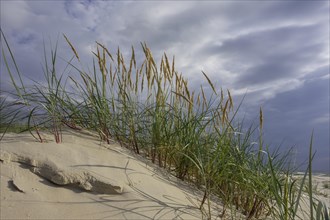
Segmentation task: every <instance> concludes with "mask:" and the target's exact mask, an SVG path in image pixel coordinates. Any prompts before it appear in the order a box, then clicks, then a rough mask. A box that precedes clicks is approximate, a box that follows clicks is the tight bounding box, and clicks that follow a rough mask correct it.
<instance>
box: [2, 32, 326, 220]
mask: <svg viewBox="0 0 330 220" xmlns="http://www.w3.org/2000/svg"><path fill="white" fill-rule="evenodd" d="M1 34H2V37H3V39H4V44H5V45H4V46H3V48H2V55H3V59H4V62H5V64H6V67H7V72H8V74H9V76H10V79H11V82H12V84H13V86H14V88H15V91H14V92H11V93H10V96H11V97H14V98H15V102H14V104H15V106H17V108H16V111H10V113H8V111H5V110H6V109H7V107H8V106H7V105H13V103H11V102H10V103H9V104H6V103H8V102H5V100H3V102H1V105H0V106H1V107H0V112H1V117H4V118H6V119H7V120H8V123H7V124H11V123H13V122H15V119H16V118H17V117H18V116H20V117H25V118H26V119H27V123H26V126H27V127H28V130H29V131H30V133H31V134H32V135H33V136H34V137H35V138H36V139H37V140H38V141H40V142H42V141H43V138H42V131H41V130H40V128H43V129H48V130H49V131H50V132H52V133H53V135H54V140H55V141H56V142H57V143H61V142H62V141H63V140H62V129H63V127H64V126H68V127H70V128H73V129H81V128H84V129H88V130H92V131H96V132H97V133H98V134H99V137H100V139H101V140H102V141H105V142H107V143H110V141H111V140H112V139H114V140H116V141H118V142H119V143H120V144H121V145H122V146H125V147H127V148H129V149H131V150H132V151H134V152H135V153H137V154H143V155H145V156H146V157H147V158H149V159H150V160H151V161H152V162H153V163H155V164H158V165H159V166H160V167H163V168H164V169H167V170H168V171H169V172H170V173H172V174H173V175H175V176H176V177H177V178H179V179H181V180H184V181H189V182H191V183H193V184H195V185H196V187H199V188H200V189H202V190H203V192H204V195H203V197H202V198H201V199H200V201H201V204H200V209H201V211H202V212H203V214H204V217H205V218H206V219H211V218H214V217H223V216H225V215H226V214H228V213H230V214H231V215H232V218H235V214H234V213H242V214H243V215H244V216H245V218H246V219H264V218H270V219H299V216H298V214H297V213H298V211H303V212H305V210H301V207H300V205H299V201H300V200H301V197H302V193H303V192H302V188H303V184H304V183H305V182H306V180H308V181H309V182H308V186H309V190H308V193H309V194H308V195H309V198H310V200H309V201H310V206H309V207H310V208H309V210H308V211H307V212H308V215H309V216H310V219H329V217H328V209H327V207H326V206H325V205H324V204H323V203H321V202H318V201H317V200H316V199H315V198H314V197H313V192H312V190H311V187H312V186H311V180H312V175H311V165H312V157H313V152H312V139H311V145H310V146H311V147H310V158H309V165H310V166H309V167H308V169H307V171H306V174H305V176H304V178H303V180H302V183H301V184H298V183H297V182H296V181H295V180H294V179H293V178H292V176H293V170H294V169H292V168H290V167H287V164H290V163H289V162H290V158H289V157H288V156H287V155H289V154H287V153H280V151H279V150H276V151H270V150H269V147H268V146H267V145H264V143H263V140H262V127H263V120H264V119H263V115H262V110H261V109H260V112H259V114H260V121H259V125H258V126H252V125H251V126H250V127H249V128H248V129H243V127H244V126H243V123H242V122H240V121H237V120H236V115H237V113H238V111H239V108H240V106H241V104H242V103H240V104H239V105H238V106H236V107H235V106H234V103H233V99H232V97H231V93H230V91H229V90H227V91H223V90H222V89H221V88H216V86H215V85H213V84H212V81H211V79H210V78H209V77H208V76H207V74H206V73H204V72H202V73H201V78H204V83H203V84H201V86H200V88H199V89H198V90H193V91H192V90H191V88H190V87H189V85H188V80H187V79H185V78H184V77H183V75H182V74H179V72H178V71H177V70H176V69H175V60H174V58H173V59H172V60H170V59H169V58H168V57H167V55H166V54H165V53H164V54H163V56H162V58H161V60H160V65H157V64H156V61H155V60H154V58H153V55H152V53H151V50H150V49H149V48H148V47H147V45H146V44H145V43H142V44H141V48H142V51H143V53H144V60H143V62H142V63H140V64H139V63H137V62H136V58H135V50H134V48H133V47H132V49H131V55H130V59H129V61H128V62H126V61H125V60H124V56H123V54H122V53H121V51H120V49H119V48H118V50H117V51H116V54H115V55H114V54H112V53H110V52H109V50H108V49H107V48H106V47H105V46H104V45H102V44H101V43H99V42H96V51H94V52H93V66H92V71H86V67H84V65H83V63H82V62H81V61H80V57H79V53H78V51H79V50H78V49H76V48H75V47H74V44H73V43H71V42H70V41H69V39H68V38H67V37H66V36H65V35H64V39H65V41H66V42H67V43H68V46H69V47H70V48H71V49H72V53H73V56H72V59H70V60H69V61H67V68H68V69H71V72H70V74H69V75H68V76H66V74H64V73H65V71H63V72H61V73H59V72H58V70H57V42H56V44H55V46H53V45H51V50H50V57H48V55H47V53H46V45H45V44H44V48H45V50H44V58H45V60H44V66H43V72H44V77H45V82H46V84H41V83H38V82H35V84H34V85H33V86H31V87H26V86H25V85H24V82H23V80H22V77H23V74H22V73H21V72H20V71H19V68H18V65H17V64H16V62H15V59H14V55H13V53H12V51H11V50H10V46H9V44H8V42H7V40H6V38H5V36H4V34H3V32H1ZM5 48H6V49H7V52H6V51H5ZM7 54H9V58H7V57H8V56H7ZM10 63H13V64H14V71H12V70H11V68H10ZM17 78H18V80H17ZM205 85H206V86H205ZM22 111H23V112H26V114H23V116H22V114H21V112H22ZM7 114H8V115H7ZM5 133H6V130H5V131H4V133H3V134H5ZM256 143H257V144H258V145H257V146H258V147H255V144H256ZM211 196H216V197H218V198H220V199H221V201H222V203H223V207H224V209H223V210H220V211H219V213H218V216H212V215H211Z"/></svg>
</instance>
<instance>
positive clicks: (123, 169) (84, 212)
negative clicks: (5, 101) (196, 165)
mask: <svg viewBox="0 0 330 220" xmlns="http://www.w3.org/2000/svg"><path fill="white" fill-rule="evenodd" d="M47 139H48V140H49V141H48V142H47V143H38V142H36V141H35V140H34V139H33V138H32V137H31V136H30V135H29V134H19V135H18V134H6V136H5V138H4V139H3V140H2V141H1V143H0V144H1V147H0V153H1V158H0V159H1V161H2V163H1V210H0V213H1V216H0V217H1V219H19V218H21V219H202V214H201V211H200V210H199V209H198V206H199V203H200V199H201V195H200V192H197V191H196V190H194V189H192V188H190V187H189V186H188V185H185V184H184V183H182V182H179V181H177V180H173V179H172V180H171V178H170V177H169V176H166V175H162V174H161V172H160V171H161V170H160V169H158V168H156V167H154V166H152V165H151V164H150V163H149V162H146V161H145V160H143V159H141V158H138V159H137V157H136V156H133V155H131V154H130V152H129V151H128V150H126V149H124V148H121V147H120V146H118V145H117V144H112V145H107V148H108V149H106V148H105V147H104V146H102V145H101V144H100V142H99V141H98V140H97V138H96V137H93V136H89V135H86V134H81V133H76V132H75V133H73V131H66V132H65V133H64V137H63V143H62V144H56V143H54V142H53V141H52V137H51V136H48V137H47ZM143 161H144V162H143ZM48 171H49V172H48ZM47 173H48V174H49V173H50V175H48V176H47V175H46V174H47ZM36 174H38V175H36ZM45 175H46V176H45ZM47 179H48V180H47ZM49 180H51V181H49ZM53 182H56V183H58V184H64V185H63V186H59V185H58V184H54V183H53ZM101 188H105V189H108V190H105V191H104V192H102V191H100V189H101ZM214 211H215V212H219V211H221V209H220V208H219V207H215V209H214Z"/></svg>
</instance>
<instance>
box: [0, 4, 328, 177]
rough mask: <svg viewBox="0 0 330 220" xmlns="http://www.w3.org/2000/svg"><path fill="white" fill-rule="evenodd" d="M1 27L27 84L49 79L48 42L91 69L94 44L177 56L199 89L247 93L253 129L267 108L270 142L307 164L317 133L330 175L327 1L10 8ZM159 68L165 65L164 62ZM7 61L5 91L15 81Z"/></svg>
mask: <svg viewBox="0 0 330 220" xmlns="http://www.w3.org/2000/svg"><path fill="white" fill-rule="evenodd" d="M1 28H2V30H3V31H4V33H5V35H6V37H7V39H8V41H9V43H10V45H11V47H12V50H13V52H14V54H15V56H16V59H17V62H18V63H19V66H20V68H21V70H22V72H23V74H24V75H25V76H26V77H27V78H32V79H41V78H42V77H41V76H42V69H41V64H42V57H43V56H42V51H43V45H42V42H43V39H45V41H46V44H48V43H47V42H49V40H50V39H51V40H52V43H55V42H56V39H57V37H59V53H60V56H61V57H62V58H64V59H68V58H70V57H71V55H72V52H71V51H70V49H69V48H68V46H67V44H66V43H65V41H64V39H63V37H62V33H65V34H66V35H67V36H68V37H69V39H70V40H71V41H72V42H73V43H74V45H75V47H76V48H78V52H79V54H80V55H81V56H82V57H83V59H86V60H91V59H92V56H91V51H92V50H93V49H94V48H95V46H94V45H95V41H98V42H101V43H103V44H105V45H107V47H108V48H110V49H111V50H112V51H113V52H114V53H115V49H116V48H117V47H118V46H120V48H121V49H122V50H123V51H127V52H129V48H130V47H131V45H133V46H134V47H135V48H136V49H138V48H140V46H139V45H140V42H146V43H147V44H148V46H149V47H150V48H151V50H152V52H153V54H154V56H155V57H156V58H160V57H161V55H162V53H163V52H164V51H165V52H166V53H167V54H168V55H169V56H170V57H171V56H173V55H175V58H176V68H177V70H178V71H180V72H182V73H183V74H184V76H185V77H186V78H188V79H189V83H190V85H191V86H192V87H194V86H198V85H199V83H200V82H201V80H202V75H201V70H203V71H204V72H206V73H207V74H208V75H209V77H210V78H211V79H212V81H213V82H214V83H215V84H216V86H217V88H220V87H223V88H225V89H227V88H228V89H230V90H231V91H232V94H234V96H235V99H236V100H240V99H241V98H242V97H243V96H244V95H245V94H246V98H245V100H244V107H242V109H241V112H243V113H244V115H245V117H246V118H247V120H250V121H253V120H255V119H257V117H258V110H259V106H262V108H263V110H264V117H265V125H264V126H265V141H266V142H267V143H269V144H271V145H273V146H278V145H279V144H281V143H282V142H283V143H282V147H283V148H289V147H291V146H295V148H296V152H297V155H298V160H297V161H298V162H301V161H303V160H304V159H305V158H307V152H308V145H309V139H310V135H311V132H312V130H313V129H314V132H315V142H314V148H315V150H316V151H317V153H316V159H315V162H314V168H315V170H322V171H327V172H330V168H329V167H330V164H329V160H330V152H329V1H312V0H311V1H203V2H201V1H158V2H155V1H59V0H57V1H32V0H31V1H17V0H15V1H4V0H1ZM158 60H159V59H158ZM4 72H5V68H4V64H3V60H2V58H1V87H2V89H7V88H9V87H8V83H7V82H8V77H7V76H6V75H5V74H4Z"/></svg>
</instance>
